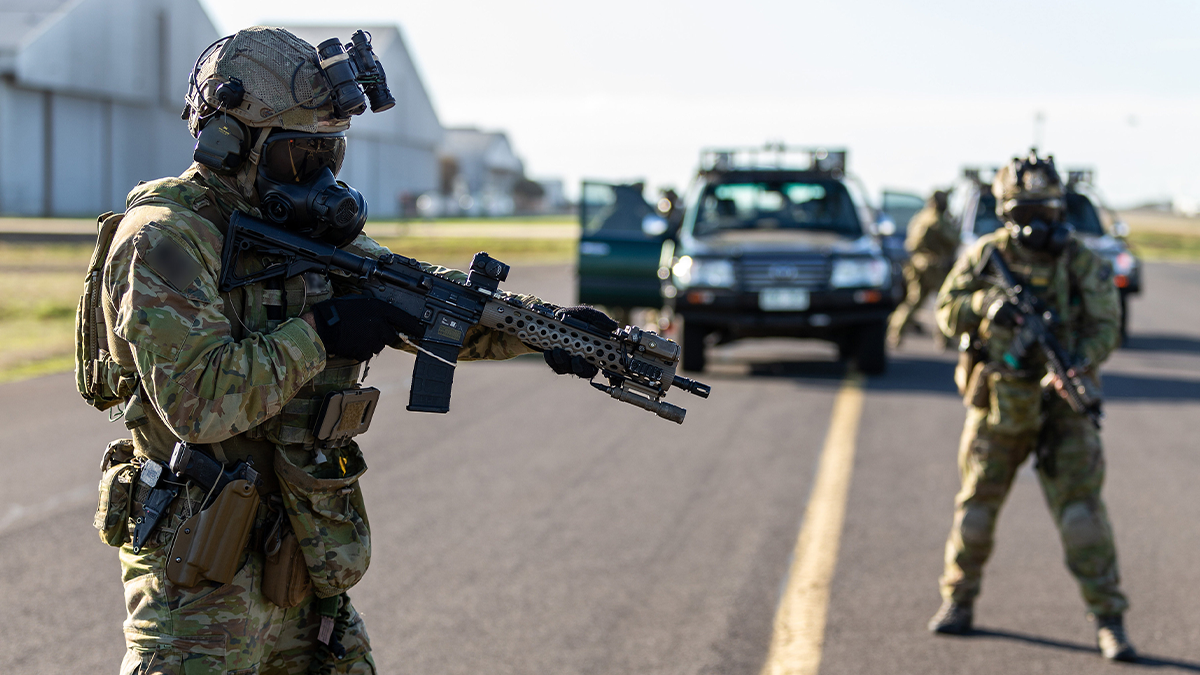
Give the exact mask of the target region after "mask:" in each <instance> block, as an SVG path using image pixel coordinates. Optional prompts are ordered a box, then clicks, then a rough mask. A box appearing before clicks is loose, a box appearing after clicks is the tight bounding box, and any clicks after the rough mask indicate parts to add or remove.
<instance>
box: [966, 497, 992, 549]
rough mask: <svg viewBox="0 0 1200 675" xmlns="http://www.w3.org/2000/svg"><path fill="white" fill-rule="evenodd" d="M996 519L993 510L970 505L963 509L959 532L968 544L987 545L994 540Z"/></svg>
mask: <svg viewBox="0 0 1200 675" xmlns="http://www.w3.org/2000/svg"><path fill="white" fill-rule="evenodd" d="M993 525H994V518H993V517H992V510H991V509H989V508H987V507H985V506H978V505H968V506H966V507H965V508H963V512H962V520H961V521H959V532H961V533H962V538H963V542H964V543H967V544H986V543H988V542H990V541H991V540H992V528H993Z"/></svg>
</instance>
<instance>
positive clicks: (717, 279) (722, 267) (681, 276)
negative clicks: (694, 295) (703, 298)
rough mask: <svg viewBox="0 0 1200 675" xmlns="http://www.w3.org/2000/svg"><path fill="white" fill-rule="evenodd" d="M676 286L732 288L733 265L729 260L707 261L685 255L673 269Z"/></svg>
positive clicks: (672, 273) (672, 274)
mask: <svg viewBox="0 0 1200 675" xmlns="http://www.w3.org/2000/svg"><path fill="white" fill-rule="evenodd" d="M671 276H673V277H674V279H675V285H676V286H678V287H680V288H688V287H691V286H707V287H710V288H730V287H732V286H733V282H734V275H733V263H732V262H730V261H728V260H705V259H703V258H693V257H691V256H688V255H685V256H683V257H682V258H680V259H679V260H678V261H677V262H676V263H675V266H674V267H672V268H671Z"/></svg>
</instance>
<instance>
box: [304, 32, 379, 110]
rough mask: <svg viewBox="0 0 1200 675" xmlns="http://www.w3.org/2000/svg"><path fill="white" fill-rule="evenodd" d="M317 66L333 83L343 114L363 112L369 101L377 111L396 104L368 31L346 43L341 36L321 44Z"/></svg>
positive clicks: (333, 93)
mask: <svg viewBox="0 0 1200 675" xmlns="http://www.w3.org/2000/svg"><path fill="white" fill-rule="evenodd" d="M317 66H318V67H319V68H320V69H321V73H322V74H324V75H325V79H326V80H327V81H328V82H329V88H330V98H331V99H332V101H333V107H334V110H335V112H337V114H338V116H339V117H350V116H351V115H361V114H363V113H364V112H365V111H366V109H367V101H368V100H370V103H371V112H373V113H381V112H383V111H385V110H390V109H391V108H392V107H393V106H395V105H396V98H395V97H394V96H392V92H391V91H390V90H388V86H387V75H385V74H384V72H383V64H381V63H379V61H377V60H376V59H375V51H374V50H373V49H371V34H370V33H367V32H366V31H362V30H358V31H355V32H354V34H353V35H351V36H350V42H347V43H346V44H345V45H343V44H342V42H341V40H339V39H337V38H329V39H328V40H326V41H324V42H322V43H321V44H319V45H317Z"/></svg>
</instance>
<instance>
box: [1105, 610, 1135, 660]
mask: <svg viewBox="0 0 1200 675" xmlns="http://www.w3.org/2000/svg"><path fill="white" fill-rule="evenodd" d="M1096 644H1097V645H1098V646H1099V647H1100V653H1101V654H1102V655H1103V656H1104V658H1106V659H1108V660H1109V661H1137V650H1135V649H1134V648H1133V645H1132V644H1130V643H1129V637H1128V636H1127V635H1125V622H1124V620H1123V619H1122V618H1121V615H1120V614H1114V615H1112V616H1100V617H1096Z"/></svg>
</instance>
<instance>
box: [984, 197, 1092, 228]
mask: <svg viewBox="0 0 1200 675" xmlns="http://www.w3.org/2000/svg"><path fill="white" fill-rule="evenodd" d="M1066 201H1067V221H1068V222H1070V223H1071V225H1074V226H1075V231H1076V232H1079V233H1080V234H1091V235H1096V236H1100V235H1102V234H1104V227H1103V226H1102V225H1101V224H1100V217H1099V216H1098V215H1097V214H1096V207H1095V206H1094V205H1093V204H1092V201H1091V200H1090V199H1088V198H1087V197H1085V196H1084V195H1081V194H1079V193H1077V192H1068V193H1067V194H1066ZM998 227H1000V219H998V218H997V217H996V198H995V197H993V196H992V195H990V194H987V193H983V194H980V195H979V207H978V208H977V209H976V211H975V235H976V236H983V235H985V234H987V233H989V232H992V231H993V230H995V229H996V228H998Z"/></svg>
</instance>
